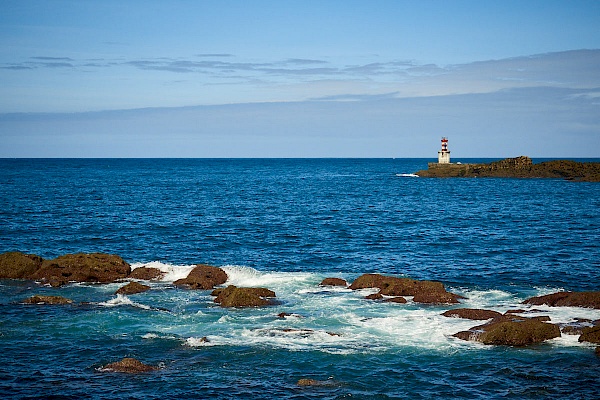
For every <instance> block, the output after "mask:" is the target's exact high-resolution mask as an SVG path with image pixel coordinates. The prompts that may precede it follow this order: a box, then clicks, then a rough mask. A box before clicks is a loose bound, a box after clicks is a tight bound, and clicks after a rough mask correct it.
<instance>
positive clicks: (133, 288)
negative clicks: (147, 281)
mask: <svg viewBox="0 0 600 400" xmlns="http://www.w3.org/2000/svg"><path fill="white" fill-rule="evenodd" d="M147 290H150V286H148V285H142V284H141V283H138V282H129V283H128V284H127V285H125V286H123V287H121V288H119V289H118V290H117V291H116V292H115V294H124V295H129V294H136V293H143V292H145V291H147Z"/></svg>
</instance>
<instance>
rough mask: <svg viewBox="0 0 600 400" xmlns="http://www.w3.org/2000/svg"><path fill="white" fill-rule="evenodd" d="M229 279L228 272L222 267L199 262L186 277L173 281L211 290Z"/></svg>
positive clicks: (182, 284) (192, 287)
mask: <svg viewBox="0 0 600 400" xmlns="http://www.w3.org/2000/svg"><path fill="white" fill-rule="evenodd" d="M227 279H228V277H227V274H226V273H225V271H223V270H222V269H221V268H218V267H213V266H211V265H204V264H199V265H197V266H196V267H195V268H194V269H193V270H192V271H191V272H190V273H189V274H188V276H187V277H186V278H184V279H178V280H176V281H175V282H173V283H174V284H175V285H178V286H185V287H187V288H189V289H200V290H210V289H214V287H215V286H218V285H222V284H224V283H225V282H227Z"/></svg>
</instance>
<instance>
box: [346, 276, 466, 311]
mask: <svg viewBox="0 0 600 400" xmlns="http://www.w3.org/2000/svg"><path fill="white" fill-rule="evenodd" d="M367 288H379V294H381V295H382V296H394V297H402V296H414V297H413V301H414V302H416V303H427V304H456V303H458V302H459V301H458V300H459V299H461V298H463V297H462V296H460V295H457V294H454V293H450V292H447V291H446V289H445V287H444V284H443V283H441V282H435V281H418V280H414V279H410V278H397V277H393V276H384V275H380V274H364V275H361V276H359V277H358V278H357V279H356V280H354V282H352V284H351V285H350V289H352V290H357V289H367Z"/></svg>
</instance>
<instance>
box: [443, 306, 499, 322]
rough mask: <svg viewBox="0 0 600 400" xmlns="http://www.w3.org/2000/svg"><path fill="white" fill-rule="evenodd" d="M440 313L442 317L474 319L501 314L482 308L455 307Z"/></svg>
mask: <svg viewBox="0 0 600 400" xmlns="http://www.w3.org/2000/svg"><path fill="white" fill-rule="evenodd" d="M442 315H443V316H444V317H451V318H464V319H472V320H476V321H478V320H487V319H493V318H499V317H501V316H502V314H500V313H499V312H498V311H492V310H482V309H479V308H456V309H454V310H448V311H446V312H445V313H443V314H442Z"/></svg>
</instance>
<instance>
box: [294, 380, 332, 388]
mask: <svg viewBox="0 0 600 400" xmlns="http://www.w3.org/2000/svg"><path fill="white" fill-rule="evenodd" d="M296 385H298V386H334V385H335V382H333V381H318V380H316V379H310V378H302V379H298V382H296Z"/></svg>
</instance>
